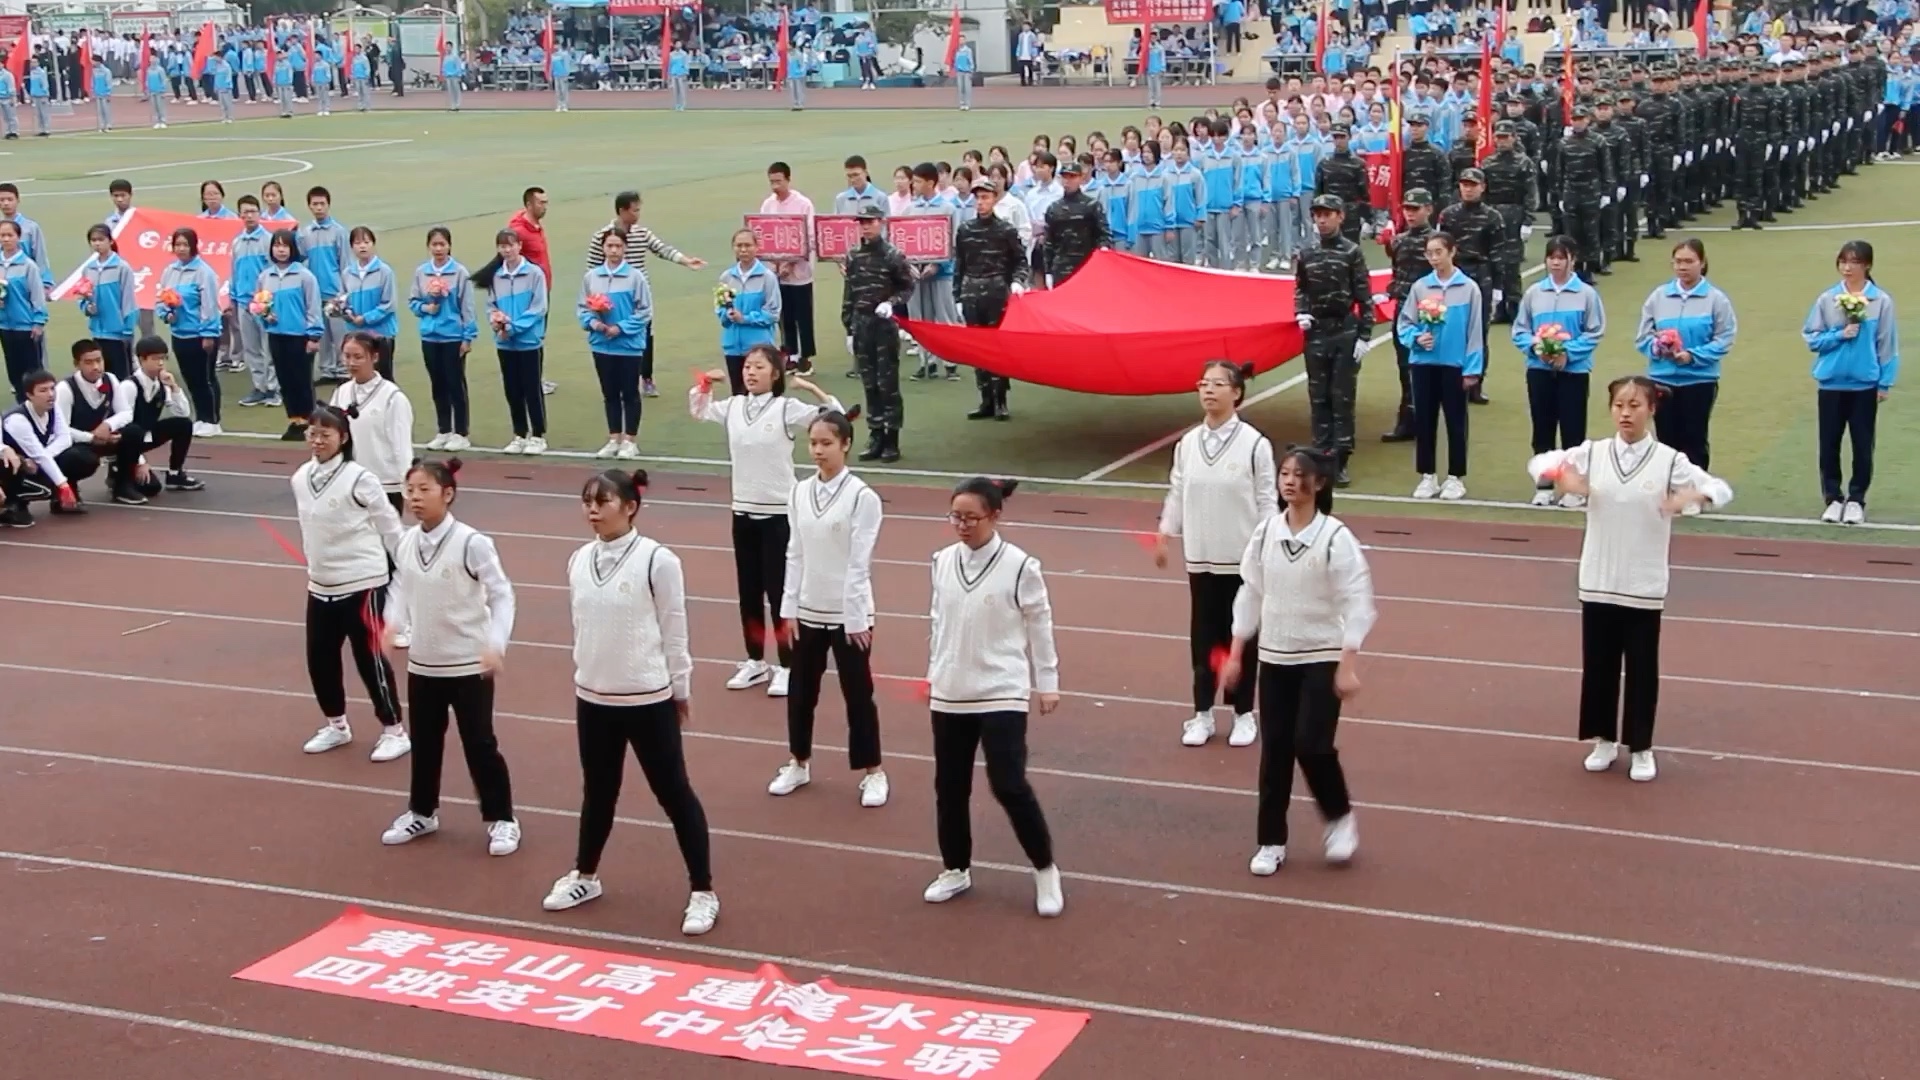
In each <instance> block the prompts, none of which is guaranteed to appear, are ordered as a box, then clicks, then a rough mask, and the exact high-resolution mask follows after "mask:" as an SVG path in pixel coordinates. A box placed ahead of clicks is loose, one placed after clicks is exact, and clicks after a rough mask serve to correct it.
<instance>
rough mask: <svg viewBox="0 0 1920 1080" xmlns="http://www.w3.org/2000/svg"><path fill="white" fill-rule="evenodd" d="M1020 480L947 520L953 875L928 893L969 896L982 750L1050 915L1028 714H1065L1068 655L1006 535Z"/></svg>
mask: <svg viewBox="0 0 1920 1080" xmlns="http://www.w3.org/2000/svg"><path fill="white" fill-rule="evenodd" d="M1013 487H1014V483H1013V482H1012V481H993V480H988V479H986V478H984V477H974V478H973V479H971V480H963V481H961V482H960V485H959V486H958V487H956V488H954V491H953V500H952V502H951V503H950V504H949V510H950V512H949V513H948V515H947V516H948V518H949V519H950V520H951V521H952V523H953V529H954V532H955V533H956V534H957V535H958V536H959V538H960V539H959V542H958V543H955V544H951V545H949V546H947V547H945V548H942V549H941V550H939V551H937V552H935V553H934V556H933V606H932V616H933V638H932V642H931V644H930V646H929V653H928V663H927V691H928V702H929V704H930V705H931V706H932V712H933V793H934V814H935V818H936V820H937V822H938V831H939V837H940V859H941V861H942V863H943V864H944V865H945V869H943V870H942V871H941V872H940V876H939V877H936V878H934V879H933V883H932V884H930V885H928V886H927V889H926V893H925V894H924V895H925V899H926V901H927V902H928V903H929V904H943V903H945V902H947V901H949V900H951V899H953V898H954V897H956V896H959V895H960V894H961V893H964V892H966V891H967V890H968V889H971V888H973V870H972V866H973V824H972V821H971V819H970V817H969V805H970V804H971V802H972V801H973V761H974V755H975V753H976V752H978V751H981V750H984V751H985V753H986V759H987V786H988V788H989V789H991V790H992V792H993V797H994V799H995V800H997V801H998V802H999V803H1000V806H1001V808H1003V809H1004V810H1006V812H1007V818H1008V820H1009V821H1010V822H1012V824H1013V834H1014V836H1015V838H1017V839H1018V840H1019V841H1020V849H1021V850H1022V851H1024V852H1025V853H1026V856H1027V861H1028V862H1030V863H1032V864H1033V880H1034V909H1035V910H1036V911H1038V912H1039V913H1040V914H1041V915H1042V916H1045V917H1048V918H1051V917H1053V916H1056V915H1058V914H1060V912H1061V910H1062V909H1063V908H1064V907H1065V906H1066V897H1065V896H1064V895H1063V894H1062V892H1061V889H1060V868H1059V867H1058V866H1056V865H1055V864H1054V861H1053V838H1052V836H1051V835H1050V834H1049V833H1048V831H1047V819H1046V816H1045V815H1044V814H1043V813H1041V811H1040V800H1039V799H1038V798H1036V797H1035V796H1034V793H1033V786H1032V785H1031V784H1029V783H1028V782H1027V711H1028V708H1029V704H1030V702H1031V701H1032V700H1033V699H1035V698H1037V699H1038V704H1039V707H1040V715H1042V716H1045V715H1047V714H1048V713H1050V712H1052V711H1053V710H1054V709H1056V708H1058V707H1059V705H1060V654H1059V652H1058V651H1057V650H1055V648H1054V644H1053V606H1052V604H1051V603H1050V602H1049V601H1048V599H1047V583H1046V580H1045V579H1044V578H1043V577H1042V576H1041V574H1040V561H1039V560H1038V559H1035V558H1034V557H1032V556H1031V555H1028V554H1027V553H1026V552H1024V551H1022V550H1020V549H1019V548H1018V547H1015V546H1014V545H1012V544H1010V543H1008V542H1007V540H1006V538H1005V537H1003V536H1001V535H1000V530H999V525H1000V511H1001V509H1002V508H1003V507H1004V506H1005V505H1006V499H1007V496H1008V495H1010V494H1011V493H1012V491H1013Z"/></svg>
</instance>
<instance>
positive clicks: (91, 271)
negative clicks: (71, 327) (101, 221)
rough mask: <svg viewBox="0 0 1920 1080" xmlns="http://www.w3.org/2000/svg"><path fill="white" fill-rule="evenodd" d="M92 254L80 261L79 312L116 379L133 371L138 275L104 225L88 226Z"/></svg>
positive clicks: (123, 377) (138, 319) (138, 313)
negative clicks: (85, 318)
mask: <svg viewBox="0 0 1920 1080" xmlns="http://www.w3.org/2000/svg"><path fill="white" fill-rule="evenodd" d="M87 246H88V247H90V248H92V249H93V254H92V255H91V256H89V257H88V259H87V261H86V262H84V263H81V264H80V277H81V278H82V279H83V280H84V281H86V285H85V286H84V287H83V288H81V289H77V290H75V291H76V292H77V293H78V294H79V297H80V314H82V315H85V316H86V317H87V335H88V336H89V337H91V338H92V339H93V340H94V341H95V342H97V343H98V344H99V346H100V352H101V355H102V356H103V357H104V358H105V360H106V365H107V371H108V372H109V373H110V374H111V375H112V376H113V377H114V378H116V379H125V378H128V377H130V376H132V374H133V332H134V328H135V327H136V326H137V325H138V324H139V321H140V301H139V298H138V297H137V296H136V295H135V292H136V290H137V289H138V279H137V278H136V276H135V275H134V272H133V267H131V266H128V265H127V261H126V260H125V259H122V258H121V257H120V256H119V254H118V253H117V252H115V251H114V249H113V232H112V230H110V229H108V228H107V227H106V226H105V225H95V226H93V227H92V228H89V229H88V230H87Z"/></svg>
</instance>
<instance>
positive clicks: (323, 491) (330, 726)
mask: <svg viewBox="0 0 1920 1080" xmlns="http://www.w3.org/2000/svg"><path fill="white" fill-rule="evenodd" d="M306 438H307V446H308V447H310V448H311V449H312V450H313V459H312V460H311V461H308V462H307V463H306V464H304V465H301V466H300V467H299V468H298V469H296V470H294V473H293V500H294V503H295V505H296V506H297V507H298V509H299V514H300V540H301V546H302V547H304V548H305V549H306V560H307V674H308V676H309V677H310V678H311V679H312V680H313V696H314V698H315V699H316V700H317V701H318V703H319V705H320V715H321V716H323V717H325V718H326V722H325V723H323V724H321V725H320V730H319V731H316V732H314V734H313V737H312V738H310V739H308V740H307V744H306V746H305V747H304V748H303V749H305V750H306V752H307V753H309V754H324V753H326V752H327V751H328V750H332V749H334V748H336V747H340V746H345V745H347V744H348V743H350V742H352V741H353V729H352V727H350V726H349V725H348V724H347V689H346V683H345V681H344V679H343V677H342V676H343V673H342V671H341V667H340V647H341V646H342V645H343V644H344V645H346V646H348V647H350V648H351V649H352V650H353V663H354V666H355V667H357V668H359V669H360V681H361V682H363V683H365V684H366V687H367V696H368V697H369V698H371V699H373V713H374V716H376V717H378V718H379V720H380V727H381V731H380V738H379V739H378V740H376V741H375V742H374V744H373V760H375V761H392V760H393V759H395V758H397V757H401V756H402V755H404V754H406V753H407V751H409V750H411V749H413V743H412V741H411V740H410V739H409V738H408V737H407V729H406V728H405V727H403V726H401V723H400V699H399V697H398V695H397V694H396V692H395V689H394V685H393V665H392V664H390V663H388V662H387V654H386V653H385V652H383V651H381V647H380V646H381V641H380V639H381V636H382V635H381V625H380V624H381V620H382V619H383V618H384V617H385V613H386V607H387V585H388V583H389V582H390V581H391V580H392V566H393V562H392V561H390V560H391V557H392V556H393V555H395V554H397V553H398V551H399V546H400V515H398V514H396V513H394V510H393V504H392V503H390V502H388V501H387V499H386V493H385V492H384V491H383V490H382V489H381V487H380V481H379V479H378V478H376V477H375V476H374V475H373V474H372V473H370V472H368V471H367V470H366V469H364V468H362V467H361V466H360V465H358V464H356V463H355V462H354V460H353V428H352V423H351V421H349V420H348V418H347V415H346V414H345V413H343V412H341V411H339V410H338V409H333V408H329V407H328V406H325V405H316V406H314V409H313V415H312V417H310V418H309V422H308V424H307V431H306Z"/></svg>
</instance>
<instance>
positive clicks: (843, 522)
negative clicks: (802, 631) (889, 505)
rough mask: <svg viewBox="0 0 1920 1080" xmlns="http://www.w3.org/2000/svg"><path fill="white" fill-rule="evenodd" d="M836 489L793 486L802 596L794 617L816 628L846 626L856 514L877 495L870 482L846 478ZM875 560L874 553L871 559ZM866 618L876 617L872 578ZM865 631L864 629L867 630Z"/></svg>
mask: <svg viewBox="0 0 1920 1080" xmlns="http://www.w3.org/2000/svg"><path fill="white" fill-rule="evenodd" d="M844 475H845V477H846V478H845V479H844V480H841V481H840V483H839V484H838V485H827V484H822V483H821V482H820V477H819V476H818V475H815V476H809V477H807V478H806V479H805V480H802V481H800V482H799V483H797V484H795V485H794V488H793V497H792V499H790V500H789V502H788V512H787V518H788V521H789V523H790V524H791V526H792V528H793V533H792V536H793V542H794V543H796V544H799V545H800V551H801V553H802V554H801V563H800V583H799V584H800V592H799V598H798V605H797V607H796V616H797V617H798V618H799V620H800V621H801V622H804V623H809V624H811V625H813V626H844V625H846V621H847V607H848V602H847V601H848V598H847V563H848V561H849V560H850V558H851V556H852V551H853V545H852V543H851V541H852V539H853V511H854V508H855V506H856V505H857V504H858V503H859V501H860V500H861V499H873V500H875V501H876V502H877V501H878V500H879V498H880V496H878V495H876V494H875V493H874V491H873V489H872V488H870V487H868V486H867V485H866V482H865V481H863V480H861V479H860V478H859V477H857V476H854V475H853V474H852V473H846V474H844ZM869 555H871V553H869ZM864 600H865V604H864V614H865V615H866V616H867V617H868V618H871V617H872V613H873V582H872V578H871V576H869V578H868V580H867V583H866V596H865V597H864ZM863 629H865V628H864V627H863Z"/></svg>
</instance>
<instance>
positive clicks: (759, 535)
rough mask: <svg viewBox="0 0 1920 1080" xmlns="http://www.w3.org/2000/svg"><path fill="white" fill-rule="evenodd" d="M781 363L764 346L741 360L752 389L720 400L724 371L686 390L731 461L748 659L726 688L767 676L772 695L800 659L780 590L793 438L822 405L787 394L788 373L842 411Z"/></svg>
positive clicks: (780, 692)
mask: <svg viewBox="0 0 1920 1080" xmlns="http://www.w3.org/2000/svg"><path fill="white" fill-rule="evenodd" d="M782 366H783V365H782V364H781V359H780V353H779V350H777V349H775V348H773V347H772V346H770V345H762V346H758V347H755V348H753V349H751V350H749V351H748V352H747V355H746V359H745V360H744V361H743V362H742V364H741V366H740V372H741V379H742V381H744V382H745V383H746V388H747V392H746V393H745V394H735V395H732V396H730V397H727V398H724V399H722V400H720V401H715V400H713V386H714V384H715V383H719V382H723V381H725V380H726V379H727V373H726V372H724V371H709V372H707V373H706V374H704V375H702V376H700V377H699V378H698V379H696V380H695V382H694V385H693V387H692V389H690V390H688V391H687V408H688V410H689V411H690V412H691V413H692V414H693V418H694V419H695V420H705V421H707V422H708V423H713V424H719V425H721V426H722V427H724V428H726V430H727V459H728V461H729V462H730V464H731V466H732V488H733V569H734V578H735V580H736V581H737V582H738V583H739V587H740V630H741V633H742V634H743V635H744V636H745V638H746V644H747V659H746V660H745V661H743V662H742V663H741V664H740V666H739V668H738V669H737V670H736V671H734V673H733V677H732V678H730V679H728V680H727V689H729V690H745V689H746V688H747V687H749V686H757V685H759V684H760V683H763V682H764V683H766V684H767V696H768V697H786V696H787V678H788V676H787V672H788V670H789V665H790V664H791V663H792V660H793V643H792V642H790V641H788V640H787V639H786V635H785V634H784V633H781V632H779V630H778V619H779V615H780V597H781V596H782V595H783V594H784V593H785V591H786V567H787V562H786V558H787V541H788V538H789V534H790V530H789V525H788V521H787V504H788V502H789V500H790V499H791V498H792V495H793V487H794V478H793V442H794V437H795V436H796V435H798V434H799V433H800V432H802V431H805V430H806V429H807V425H808V424H811V423H812V422H813V418H814V417H815V416H817V415H819V408H818V407H816V406H813V405H808V404H805V403H804V402H799V401H795V400H794V399H792V398H790V397H788V396H787V383H788V380H789V379H791V380H792V383H793V385H794V387H795V388H797V389H800V390H805V391H806V392H807V393H809V394H812V395H813V396H814V398H815V399H816V400H817V401H818V402H819V403H820V405H821V406H824V407H826V408H828V409H833V410H835V411H843V410H841V408H840V402H839V400H838V399H837V398H835V397H834V396H833V395H831V394H828V393H827V392H826V391H824V390H821V389H820V388H819V387H818V386H815V385H814V384H813V383H811V382H808V381H807V380H806V379H803V378H801V377H800V376H798V375H792V376H789V375H786V374H784V373H783V372H782V371H781V368H782ZM770 616H771V617H772V618H773V619H774V620H775V622H774V624H773V625H774V626H775V632H774V634H773V635H772V636H773V637H774V639H775V640H774V644H775V648H776V653H775V655H776V657H777V659H778V660H779V664H778V665H777V666H768V664H767V662H766V642H767V636H768V633H767V628H768V625H769V623H768V619H769V617H770Z"/></svg>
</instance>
